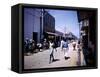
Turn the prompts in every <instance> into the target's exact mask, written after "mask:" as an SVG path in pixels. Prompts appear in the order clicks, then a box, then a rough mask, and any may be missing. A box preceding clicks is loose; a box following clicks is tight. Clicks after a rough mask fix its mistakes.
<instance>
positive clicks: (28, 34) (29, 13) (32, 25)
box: [24, 8, 41, 42]
mask: <svg viewBox="0 0 100 77" xmlns="http://www.w3.org/2000/svg"><path fill="white" fill-rule="evenodd" d="M40 37H41V9H35V8H24V40H25V39H26V38H29V39H34V40H35V41H36V42H40Z"/></svg>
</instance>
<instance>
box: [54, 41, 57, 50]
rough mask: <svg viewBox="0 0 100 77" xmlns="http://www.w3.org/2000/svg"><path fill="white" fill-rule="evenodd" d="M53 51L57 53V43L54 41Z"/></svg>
mask: <svg viewBox="0 0 100 77" xmlns="http://www.w3.org/2000/svg"><path fill="white" fill-rule="evenodd" d="M54 50H55V51H56V52H57V41H54Z"/></svg>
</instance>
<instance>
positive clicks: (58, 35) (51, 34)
mask: <svg viewBox="0 0 100 77" xmlns="http://www.w3.org/2000/svg"><path fill="white" fill-rule="evenodd" d="M46 33H47V34H51V35H55V36H59V35H58V34H56V33H52V32H46Z"/></svg>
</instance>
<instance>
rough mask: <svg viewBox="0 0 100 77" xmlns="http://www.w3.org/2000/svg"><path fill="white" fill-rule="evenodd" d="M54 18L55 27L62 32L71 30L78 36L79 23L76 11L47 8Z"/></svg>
mask: <svg viewBox="0 0 100 77" xmlns="http://www.w3.org/2000/svg"><path fill="white" fill-rule="evenodd" d="M47 11H48V12H49V13H50V14H51V15H52V16H53V17H54V18H55V29H56V30H58V31H61V32H63V33H65V32H66V33H67V32H72V33H73V34H74V35H75V36H77V37H78V38H79V25H78V18H77V11H73V10H50V9H49V10H48V9H47Z"/></svg>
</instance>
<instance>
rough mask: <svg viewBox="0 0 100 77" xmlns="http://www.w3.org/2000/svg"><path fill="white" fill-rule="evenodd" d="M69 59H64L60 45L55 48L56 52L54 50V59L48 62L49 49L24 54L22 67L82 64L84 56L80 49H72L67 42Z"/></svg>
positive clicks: (83, 63) (33, 67)
mask: <svg viewBox="0 0 100 77" xmlns="http://www.w3.org/2000/svg"><path fill="white" fill-rule="evenodd" d="M67 55H68V57H69V59H67V60H65V58H64V52H63V51H62V50H61V48H60V47H58V48H57V52H56V51H55V52H54V58H55V61H54V62H52V63H50V64H49V58H50V50H49V49H48V50H44V51H42V52H38V53H34V54H32V55H30V56H24V69H35V68H53V67H73V66H84V65H85V61H84V56H83V53H82V51H80V52H79V51H78V50H77V47H76V50H73V46H72V43H70V44H69V50H68V53H67Z"/></svg>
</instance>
